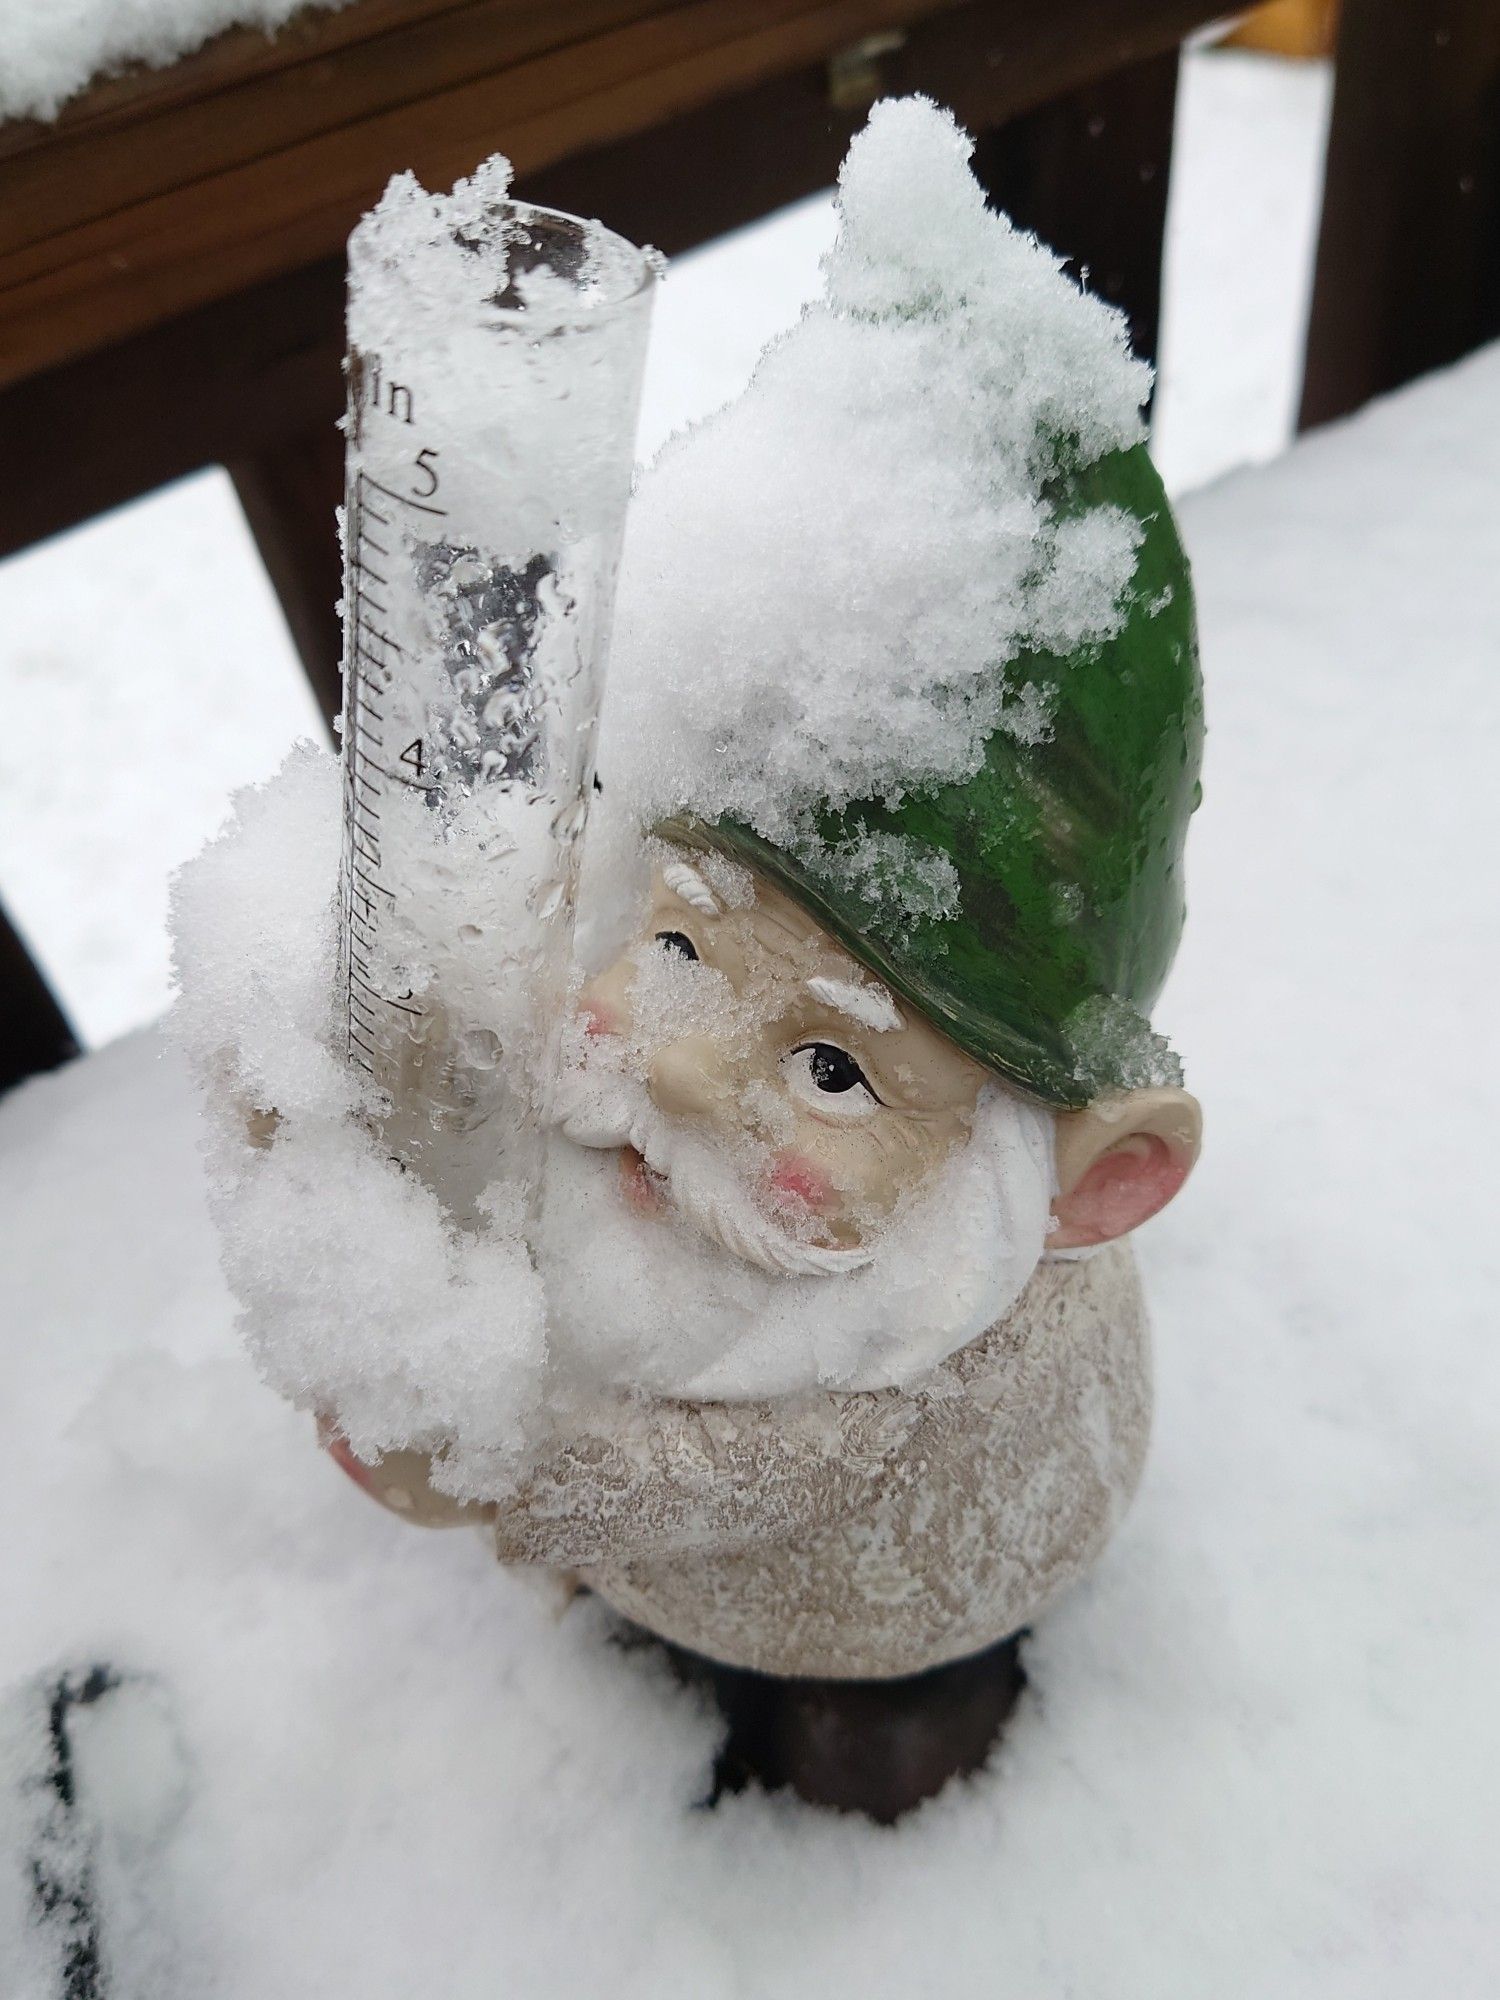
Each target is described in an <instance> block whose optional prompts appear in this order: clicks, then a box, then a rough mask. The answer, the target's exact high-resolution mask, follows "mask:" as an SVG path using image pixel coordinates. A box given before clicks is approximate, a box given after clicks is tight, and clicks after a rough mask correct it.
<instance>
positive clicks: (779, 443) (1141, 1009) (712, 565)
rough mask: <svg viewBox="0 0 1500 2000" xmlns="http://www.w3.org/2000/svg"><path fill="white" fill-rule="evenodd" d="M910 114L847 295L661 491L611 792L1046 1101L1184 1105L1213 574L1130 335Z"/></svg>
mask: <svg viewBox="0 0 1500 2000" xmlns="http://www.w3.org/2000/svg"><path fill="white" fill-rule="evenodd" d="M969 151H970V146H969V142H968V141H967V139H966V138H965V136H964V135H963V134H962V133H961V132H959V130H958V129H957V127H956V126H955V125H954V123H953V121H952V120H951V118H949V117H948V116H947V115H946V114H945V113H942V112H939V111H938V110H937V109H936V108H935V107H934V106H932V105H930V104H927V103H925V102H924V101H923V100H920V99H908V100H905V101H902V102H898V103H885V104H881V105H877V106H876V108H875V111H874V112H873V113H872V115H871V122H870V125H869V126H868V127H867V129H866V131H865V132H864V133H863V134H861V135H860V137H859V138H858V139H856V141H855V143H854V145H853V147H852V148H851V150H850V154H849V158H848V159H847V160H846V162H845V166H844V170H843V173H842V174H841V176H840V233H839V240H838V243H837V245H836V246H835V248H834V250H833V251H832V252H831V253H830V255H829V256H828V257H827V258H826V259H825V261H824V270H825V275H826V281H827V282H826V292H825V296H824V298H823V299H822V300H821V301H819V302H818V303H816V304H815V305H813V306H812V307H810V308H808V310H807V311H806V312H805V313H804V315H803V318H802V320H801V321H800V322H799V324H798V325H797V327H795V328H794V329H793V330H792V332H791V333H790V334H789V335H787V336H786V337H785V338H784V339H783V340H782V341H781V342H779V343H777V344H776V345H774V346H773V347H772V348H771V349H769V350H768V352H767V353H766V355H765V356H764V357H763V358H762V361H761V364H760V366H759V368H758V369H757V372H756V375H755V378H754V380H753V381H752V383H751V385H750V387H749V389H748V390H747V391H746V392H745V394H744V395H743V396H742V397H741V398H740V399H739V400H738V401H737V402H735V403H734V404H731V405H730V406H729V407H728V408H727V409H726V410H724V411H722V412H721V413H720V414H719V415H718V416H717V417H715V418H713V419H711V420H710V421H709V422H708V423H707V424H705V425H702V426H700V427H698V428H697V429H696V430H694V431H692V432H689V433H688V434H687V435H686V436H685V437H684V438H681V439H679V440H677V441H676V442H675V443H674V444H673V445H672V446H670V447H669V448H668V450H667V451H666V452H665V453H664V454H663V456H662V457H661V459H660V460H659V461H658V462H657V464H656V466H654V467H653V468H652V471H651V472H650V473H649V474H648V475H647V477H646V479H645V480H644V481H643V483H642V486H641V488H640V490H639V492H638V495H637V498H636V502H635V506H634V511H633V515H632V521H631V525H630V528H629V531H628V537H627V546H626V558H625V564H624V569H623V572H622V580H621V594H620V609H619V620H618V626H617V638H616V646H615V663H614V665H613V667H612V670H611V672H612V688H611V693H610V697H609V706H608V708H607V710H606V716H605V749H606V755H605V759H604V768H605V783H606V798H608V797H609V796H610V794H611V792H613V794H614V798H615V801H616V803H617V804H618V801H619V800H620V799H621V798H622V797H623V798H624V799H626V800H628V802H629V805H630V807H631V809H632V810H633V811H634V812H635V814H636V815H637V818H638V821H639V823H640V824H641V825H642V826H643V827H647V828H654V829H655V830H657V831H658V832H660V833H662V834H664V835H666V836H668V837H670V838H673V839H676V840H679V841H686V842H688V843H690V844H699V845H704V846H711V847H713V848H716V849H719V850H721V851H723V852H725V853H727V854H729V855H731V856H733V857H734V858H736V859H738V860H741V861H743V862H746V863H749V864H751V865H752V866H753V867H755V868H756V869H758V870H760V871H761V872H762V873H764V874H765V875H767V876H769V877H770V878H771V879H773V880H774V881H776V882H777V883H778V884H780V885H781V886H782V887H783V888H784V889H785V890H786V891H787V892H788V893H789V894H791V895H792V896H793V897H795V898H796V899H797V900H798V901H799V902H800V903H802V904H803V906H804V907H805V908H807V909H808V910H809V911H810V912H811V914H813V915H814V916H815V917H816V918H817V919H818V921H819V922H820V923H822V924H823V925H824V926H825V927H826V928H827V929H828V930H829V931H830V932H832V933H833V935H834V936H836V937H837V938H839V939H840V941H841V942H842V943H843V944H844V945H845V946H846V947H847V949H848V950H849V951H850V952H851V953H852V954H853V955H854V956H855V957H856V958H857V959H859V960H860V961H861V962H862V963H863V964H865V965H866V966H868V967H869V968H870V969H871V970H872V971H873V972H875V973H876V974H878V975H879V977H881V978H882V979H884V980H885V981H886V982H887V983H888V984H889V985H890V986H891V987H892V988H893V990H895V991H896V992H898V993H900V994H901V995H903V996H904V997H905V999H906V1000H907V1001H908V1002H909V1003H911V1004H912V1005H914V1006H916V1007H918V1008H920V1009H921V1011H922V1012H923V1013H924V1014H925V1015H926V1016H928V1017H929V1018H930V1019H931V1020H932V1021H933V1022H934V1024H935V1025H937V1026H939V1027H940V1028H942V1029H943V1030H944V1031H945V1032H946V1033H947V1034H948V1035H949V1036H950V1037H951V1038H952V1039H953V1040H954V1041H955V1042H956V1043H958V1045H959V1046H960V1047H962V1048H964V1049H966V1050H967V1051H968V1052H969V1053H971V1054H972V1055H974V1056H975V1057H976V1058H977V1059H978V1060H979V1061H981V1062H982V1063H984V1064H986V1065H987V1066H988V1067H990V1068H992V1069H994V1070H995V1071H997V1072H998V1073H999V1074H1001V1075H1003V1076H1005V1077H1006V1078H1008V1079H1009V1080H1010V1081H1011V1082H1013V1083H1014V1084H1016V1085H1017V1086H1019V1087H1020V1088H1022V1089H1024V1090H1026V1091H1028V1092H1030V1093H1032V1094H1033V1095H1035V1096H1037V1097H1040V1098H1042V1099H1044V1100H1046V1101H1048V1102H1051V1103H1055V1104H1059V1105H1078V1104H1082V1103H1086V1102H1088V1101H1089V1100H1090V1099H1091V1098H1094V1097H1096V1096H1098V1095H1100V1094H1101V1093H1102V1092H1104V1091H1107V1090H1110V1089H1115V1088H1128V1087H1131V1086H1133V1085H1136V1084H1144V1083H1151V1082H1164V1081H1171V1080H1176V1079H1177V1077H1178V1076H1179V1075H1180V1071H1179V1069H1178V1067H1177V1065H1176V1060H1175V1058H1174V1057H1172V1056H1171V1054H1170V1051H1168V1050H1167V1048H1166V1045H1165V1044H1164V1043H1163V1042H1161V1041H1159V1040H1158V1039H1157V1038H1156V1037H1155V1036H1154V1035H1153V1034H1152V1033H1151V1031H1150V1028H1149V1025H1148V1018H1147V1017H1148V1014H1149V1010H1150V1007H1151V1005H1152V1003H1153V1001H1154V1000H1155V998H1156V995H1157V993H1158V991H1159V989H1160V987H1161V984H1162V982H1163V980H1164V978H1165V976H1166V972H1167V969H1168V967H1169V965H1170V963H1171V959H1172V955H1173V952H1174V949H1175V947H1176V943H1177V938H1178V934H1179V932H1180V929H1181V924H1182V914H1183V897H1182V847H1183V838H1184V834H1185V830H1186V826H1187V821H1188V817H1189V814H1190V813H1191V811H1192V809H1193V806H1194V804H1195V803H1196V799H1197V781H1198V762H1199V754H1200V748H1201V739H1202V714H1201V698H1200V690H1199V680H1198V667H1197V648H1196V639H1195V632H1194V615H1193V599H1192V589H1191V583H1190V580H1189V575H1188V568H1187V562H1186V558H1185V556H1184V554H1183V551H1182V546H1181V543H1180V541H1179V539H1178V536H1177V530H1176V526H1175V523H1174V522H1173V519H1172V514H1171V510H1170V508H1169V506H1168V504H1167V501H1166V497H1165V495H1164V493H1163V490H1162V487H1161V482H1160V480H1159V479H1158V477H1157V475H1156V472H1155V470H1154V468H1153V467H1152V465H1151V462H1150V459H1149V458H1148V456H1147V454H1146V450H1145V447H1144V444H1143V442H1142V428H1141V423H1140V415H1139V410H1140V404H1141V402H1142V400H1143V397H1144V394H1145V390H1146V388H1147V386H1148V384H1149V373H1148V371H1147V370H1146V369H1145V368H1144V366H1143V365H1142V364H1141V363H1139V362H1138V361H1136V360H1135V359H1134V357H1133V356H1131V354H1130V352H1129V347H1128V342H1127V340H1126V337H1125V330H1124V325H1123V321H1122V320H1121V319H1120V316H1119V315H1118V314H1115V313H1112V312H1111V311H1109V309H1108V308H1106V307H1104V306H1103V305H1101V304H1100V303H1099V302H1098V301H1097V300H1094V299H1092V298H1090V297H1088V295H1087V294H1085V293H1083V292H1081V291H1080V290H1079V289H1078V288H1077V286H1075V285H1074V284H1073V283H1072V282H1071V281H1070V280H1069V279H1068V278H1067V277H1066V276H1065V275H1064V274H1063V272H1062V271H1061V269H1060V267H1059V265H1058V263H1057V261H1056V260H1055V259H1054V258H1053V257H1052V256H1051V255H1050V254H1049V253H1048V252H1046V251H1045V250H1043V249H1042V248H1041V247H1040V246H1039V245H1037V244H1036V243H1035V242H1034V241H1033V240H1032V239H1030V238H1028V237H1024V236H1022V235H1020V234H1019V233H1018V232H1017V231H1016V230H1014V229H1013V228H1012V227H1011V225H1010V224H1009V223H1008V222H1007V221H1006V219H1005V218H1004V217H1003V216H998V215H995V214H993V213H991V212H989V211H988V210H987V209H986V207H985V203H984V196H983V192H982V190H981V189H980V188H979V187H978V184H977V183H976V182H975V181H974V179H973V176H972V174H971V173H970V171H969V168H968V155H969Z"/></svg>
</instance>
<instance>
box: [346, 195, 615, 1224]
mask: <svg viewBox="0 0 1500 2000" xmlns="http://www.w3.org/2000/svg"><path fill="white" fill-rule="evenodd" d="M508 184H509V169H508V167H507V166H506V163H505V162H504V161H501V160H494V161H491V162H489V163H488V164H487V165H486V166H484V167H482V168H480V170H479V171H478V172H477V173H476V174H475V175H474V176H473V177H472V178H471V179H470V180H469V181H467V182H460V183H459V184H458V186H456V187H455V188H454V190H453V193H452V194H451V195H447V196H443V195H429V194H427V193H426V192H425V191H423V190H422V189H421V188H420V186H419V185H418V184H417V182H416V181H415V179H414V178H413V177H412V176H410V175H401V176H398V177H397V178H396V179H395V180H394V181H392V183H391V185H390V187H389V188H388V189H387V190H386V193H385V195H384V197H383V198H382V200H381V201H380V203H379V204H378V206H377V207H376V208H375V209H374V210H373V211H372V212H371V213H370V214H369V215H367V216H366V217H365V219H364V220H363V221H362V222H361V223H360V225H359V227H358V228H357V229H356V230H355V232H354V234H353V236H352V237H351V238H350V243H349V358H348V364H347V365H348V423H347V433H348V452H347V488H346V509H345V525H344V537H345V550H344V557H345V560H344V719H343V732H344V734H343V761H344V848H343V861H342V878H341V884H340V890H341V902H342V915H343V925H342V933H341V963H340V969H339V989H338V1005H339V1012H340V1023H339V1025H340V1029H341V1032H342V1036H343V1040H344V1045H345V1048H346V1050H347V1054H348V1058H349V1061H350V1063H351V1064H352V1065H353V1066H354V1067H355V1068H356V1069H357V1070H358V1071H359V1072H360V1074H361V1075H362V1076H363V1077H364V1078H366V1079H367V1080H368V1082H369V1084H370V1086H372V1090H371V1097H372V1101H373V1103H374V1104H375V1105H376V1106H377V1112H376V1115H377V1118H378V1120H379V1123H380V1126H381V1130H382V1134H383V1137H384V1139H385V1142H386V1144H387V1145H388V1146H389V1148H390V1150H391V1152H392V1153H393V1154H394V1155H395V1156H396V1157H397V1158H398V1159H399V1160H400V1161H401V1162H402V1164H403V1166H405V1167H407V1168H408V1169H409V1170H411V1171H413V1172H416V1173H418V1174H420V1175H421V1177H422V1178H423V1179H424V1180H425V1181H427V1182H428V1184H429V1185H430V1186H432V1187H433V1188H434V1190H435V1191H436V1192H437V1193H438V1195H439V1196H440V1198H441V1199H442V1200H443V1201H444V1203H445V1205H446V1206H447V1208H448V1210H449V1212H450V1214H451V1215H452V1216H453V1217H454V1219H455V1220H456V1221H458V1222H460V1223H462V1224H464V1225H466V1226H473V1225H474V1224H475V1223H476V1222H478V1221H479V1220H480V1208H479V1203H480V1197H481V1196H482V1194H483V1193H484V1190H485V1189H486V1188H487V1187H489V1186H491V1184H493V1183H496V1182H500V1183H503V1184H505V1185H506V1186H508V1187H509V1188H510V1189H511V1190H512V1191H513V1192H514V1194H515V1195H516V1197H517V1198H519V1199H520V1200H521V1201H523V1202H524V1201H525V1200H527V1199H528V1198H529V1196H530V1195H531V1194H532V1193H534V1190H535V1187H536V1184H537V1178H538V1175H539V1170H540V1147H541V1122H540V1121H541V1107H542V1105H543V1103H544V1100H545V1095H546V1089H547V1084H548V1081H549V1077H550V1066H551V1062H552V1060H553V1057H554V1045H555V1040H556V1035H557V1032H558V1027H559V1023H560V1019H561V1015H562V1011H563V1006H564V1002H565V997H566V988H567V978H568V973H569V968H570V963H571V956H572V914H573V901H574V889H575V883H576V874H577V859H578V847H579V840H580V836H581V834H582V831H583V827H584V823H585V819H586V816H587V810H588V803H589V797H590V788H591V785H592V782H593V762H594V740H595V731H596V724H597V719H598V713H599V703H600V696H601V692H602V681H603V670H604V660H605V651H606V646H607V642H608V633H609V623H610V613H611V608H612V604H613V598H614V587H615V577H616V571H617V568H618V562H619V551H620V541H621V536H622V533H623V530H624V522H625V509H626V503H627V499H628V496H629V490H630V477H631V468H632V463H633V457H634V444H635V427H636V417H637V411H638V406H639V401H640V386H641V375H642V368H643V364H644V359H645V349H646V334H647V326H648V321H649V317H650V308H651V297H652V291H653V287H654V278H655V263H654V261H653V258H652V256H651V254H650V253H647V252H643V251H641V250H639V249H637V248H636V247H635V246H634V245H633V244H630V243H627V242H626V241H625V240H624V239H623V238H621V237H619V236H616V235H614V234H613V233H612V232H610V231H609V230H606V229H604V228H603V227H602V226H601V225H600V224H598V223H594V222H584V221H580V220H579V219H578V218H576V217H574V216H568V215H562V214H558V213H556V212H555V211H552V210H548V209H540V208H533V207H529V206H527V205H525V204H521V203H516V202H512V201H510V200H509V199H508Z"/></svg>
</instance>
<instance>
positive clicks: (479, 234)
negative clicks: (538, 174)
mask: <svg viewBox="0 0 1500 2000" xmlns="http://www.w3.org/2000/svg"><path fill="white" fill-rule="evenodd" d="M510 187H511V167H510V162H509V160H507V159H506V158H505V157H504V156H503V155H502V154H498V153H497V154H495V155H494V156H492V157H491V158H490V159H488V160H486V161H484V162H483V163H482V165H480V166H479V167H477V168H476V169H475V171H474V172H473V173H472V174H471V175H469V176H468V177H467V178H466V179H462V180H459V181H457V182H455V184H454V186H453V188H452V190H451V191H450V192H449V193H446V194H442V193H430V192H429V191H428V190H427V189H426V188H424V187H423V186H422V184H421V183H420V181H418V179H417V177H416V175H415V174H412V173H400V174H396V175H394V176H393V177H392V178H391V180H390V182H389V183H388V185H387V186H386V189H385V192H384V193H383V194H382V196H381V198H380V200H379V201H378V202H377V203H376V204H375V206H374V208H373V209H371V210H370V212H369V213H368V214H367V215H366V216H365V217H364V218H363V219H362V220H361V221H360V223H359V225H358V227H357V228H356V229H355V230H354V232H353V234H352V235H351V236H350V238H349V314H348V325H349V340H350V345H351V347H352V348H353V350H354V351H355V353H356V354H357V355H358V356H359V357H361V361H362V366H363V370H364V373H363V377H362V378H361V386H367V388H368V392H369V393H368V402H369V407H370V410H371V412H372V414H375V415H381V416H384V417H386V418H390V417H391V416H393V415H394V416H395V417H396V418H397V422H396V423H394V424H391V423H389V422H387V423H386V424H385V425H384V426H381V427H378V429H377V427H375V426H373V425H372V424H371V423H370V422H368V421H367V420H366V419H365V417H364V414H363V411H362V410H361V408H360V407H359V400H360V399H359V397H358V396H356V410H355V415H354V431H355V438H356V441H357V442H359V443H360V444H361V445H362V446H363V447H364V448H365V451H366V454H367V455H368V454H369V453H371V452H374V451H377V450H378V452H379V455H380V457H381V459H382V461H385V462H383V463H382V464H381V467H380V470H379V476H380V477H382V478H383V479H385V480H386V481H387V483H388V484H390V485H391V486H392V487H393V488H394V489H395V490H396V491H399V492H401V493H403V494H406V493H410V494H412V495H413V496H414V497H416V498H418V499H420V500H422V501H424V502H427V503H430V504H432V505H434V506H435V507H436V508H438V509H441V511H442V513H443V516H444V522H443V531H444V533H445V534H446V536H447V537H448V539H449V540H450V541H464V540H467V541H471V542H473V543H475V544H477V546H478V547H480V548H482V549H484V550H485V551H487V552H488V554H489V556H490V557H491V558H492V559H499V560H502V561H507V562H510V561H514V562H515V563H516V564H517V566H518V567H519V566H523V565H524V564H525V563H526V562H528V561H530V560H531V559H532V558H533V557H534V556H535V555H536V553H537V552H538V550H542V551H549V550H553V549H555V548H556V547H557V546H558V545H559V543H561V544H563V545H570V544H574V543H577V542H579V541H581V540H584V539H585V538H588V537H591V536H601V535H602V536H604V537H605V538H607V540H608V543H609V547H610V555H611V559H613V556H614V552H615V548H616V546H617V542H618V536H619V530H620V526H621V513H622V507H623V497H624V494H625V492H626V491H627V490H628V483H629V474H630V464H631V453H632V447H633V444H634V439H635V423H636V413H637V409H638V406H639V398H640V372H641V364H642V357H643V352H644V343H645V336H646V326H647V322H648V319H649V314H650V302H651V290H652V280H653V278H654V276H655V273H656V271H657V270H658V268H659V267H660V259H659V258H658V257H657V256H656V254H655V253H654V252H652V251H649V250H641V249H638V248H637V247H636V245H635V244H633V243H628V242H627V241H626V240H625V239H624V237H622V236H617V235H616V234H615V233H614V232H613V231H612V230H608V229H605V228H604V227H603V225H602V224H600V223H598V222H584V223H581V224H580V223H576V222H574V221H573V220H572V219H570V218H565V219H563V220H561V221H554V220H553V219H552V218H551V217H550V216H549V215H548V214H547V213H546V212H545V211H533V210H529V209H527V207H526V206H525V204H518V203H515V202H513V201H512V200H511V198H510ZM424 451H425V452H426V457H425V459H422V458H421V457H420V454H421V453H422V452H424ZM410 468H415V469H416V471H417V473H418V474H419V476H418V477H416V478H415V480H413V479H412V478H411V477H410V476H409V469H410ZM426 468H430V472H427V471H426V470H425V469H426ZM371 469H372V470H373V469H374V468H373V466H372V468H371ZM428 518H429V522H430V519H431V517H430V516H429V517H428Z"/></svg>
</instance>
